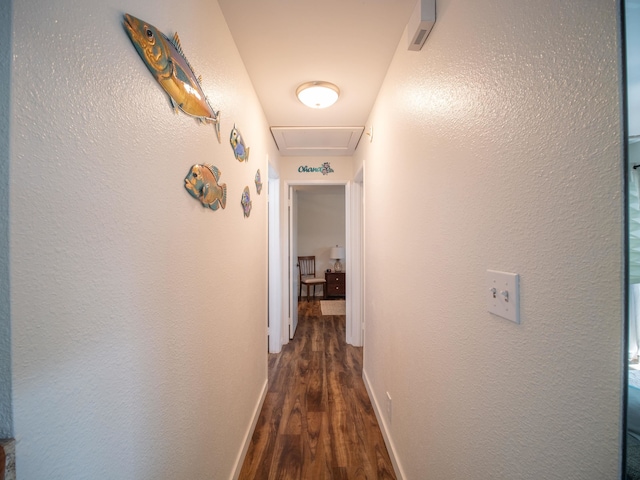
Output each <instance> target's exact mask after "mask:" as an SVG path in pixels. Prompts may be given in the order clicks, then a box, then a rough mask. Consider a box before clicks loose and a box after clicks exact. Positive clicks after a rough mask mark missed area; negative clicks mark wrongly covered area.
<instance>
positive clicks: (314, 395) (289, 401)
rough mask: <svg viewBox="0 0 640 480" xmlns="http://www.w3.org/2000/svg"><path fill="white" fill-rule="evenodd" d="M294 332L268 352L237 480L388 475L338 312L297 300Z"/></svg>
mask: <svg viewBox="0 0 640 480" xmlns="http://www.w3.org/2000/svg"><path fill="white" fill-rule="evenodd" d="M299 306H300V308H299V310H298V311H299V314H298V322H299V323H298V330H297V331H296V334H295V338H294V339H293V340H291V341H290V342H289V343H288V344H287V345H285V346H284V347H283V348H282V351H281V352H280V353H277V354H269V390H268V392H267V396H266V399H265V401H264V405H263V407H262V411H261V413H260V418H259V419H258V423H257V425H256V429H255V432H254V434H253V438H252V439H251V444H250V446H249V451H248V452H247V456H246V458H245V461H244V465H243V466H242V471H241V472H240V477H239V478H240V479H241V480H244V479H251V480H253V479H264V480H267V479H269V480H271V479H283V480H289V479H301V480H316V479H317V480H322V479H325V480H330V479H336V480H338V479H395V478H396V476H395V473H394V471H393V466H392V464H391V460H390V459H389V454H388V453H387V449H386V446H385V444H384V440H383V438H382V434H381V432H380V428H379V426H378V422H377V420H376V416H375V413H374V411H373V407H372V406H371V402H370V400H369V396H368V394H367V391H366V388H365V386H364V382H363V381H362V348H357V347H353V346H351V345H347V344H346V342H345V320H346V317H345V316H344V315H339V316H337V315H336V316H330V315H327V316H323V315H322V314H321V311H320V302H319V301H310V302H307V301H301V302H300V303H299Z"/></svg>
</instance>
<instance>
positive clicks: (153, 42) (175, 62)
mask: <svg viewBox="0 0 640 480" xmlns="http://www.w3.org/2000/svg"><path fill="white" fill-rule="evenodd" d="M124 28H125V30H126V32H127V34H128V35H129V38H130V39H131V43H133V46H134V47H135V49H136V50H137V51H138V54H139V55H140V57H141V58H142V61H143V62H144V63H145V65H146V66H147V68H148V69H149V71H150V72H151V74H152V75H153V78H155V79H156V81H157V82H158V83H159V84H160V86H161V87H162V88H163V89H164V91H165V92H167V94H168V95H169V100H170V101H171V106H172V107H173V111H174V112H176V113H177V112H178V109H180V110H182V111H183V112H184V113H186V114H187V115H190V116H192V117H195V118H196V119H197V120H198V121H199V122H200V123H211V124H213V127H214V129H215V132H216V137H217V138H218V143H221V140H220V112H219V111H218V112H215V111H214V110H213V108H212V107H211V105H210V104H209V100H208V99H207V97H206V96H205V94H204V92H203V91H202V86H201V85H200V84H201V82H202V78H201V77H196V74H195V73H194V72H193V68H192V67H191V64H189V61H188V60H187V58H186V57H185V55H184V52H183V51H182V46H181V45H180V38H179V37H178V34H177V33H176V34H175V35H174V36H173V39H172V40H169V39H168V38H167V37H166V36H165V35H164V34H163V33H162V32H160V31H159V30H158V29H157V28H156V27H154V26H153V25H151V24H150V23H146V22H144V21H142V20H140V19H139V18H136V17H134V16H132V15H129V14H127V13H125V14H124Z"/></svg>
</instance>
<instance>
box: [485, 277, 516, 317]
mask: <svg viewBox="0 0 640 480" xmlns="http://www.w3.org/2000/svg"><path fill="white" fill-rule="evenodd" d="M518 284H519V277H518V274H517V273H506V272H496V271H494V270H487V293H486V295H487V306H488V308H489V312H491V313H493V314H495V315H498V316H500V317H503V318H506V319H507V320H511V321H512V322H515V323H520V292H519V290H520V289H519V285H518Z"/></svg>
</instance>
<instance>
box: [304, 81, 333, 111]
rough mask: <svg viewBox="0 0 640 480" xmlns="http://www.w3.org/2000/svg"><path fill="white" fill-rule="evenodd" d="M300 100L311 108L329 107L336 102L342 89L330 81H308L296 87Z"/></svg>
mask: <svg viewBox="0 0 640 480" xmlns="http://www.w3.org/2000/svg"><path fill="white" fill-rule="evenodd" d="M296 96H297V97H298V100H300V101H301V102H302V103H304V104H305V105H306V106H307V107H311V108H327V107H330V106H331V105H333V104H334V103H336V101H337V100H338V97H339V96H340V89H339V88H338V87H337V86H336V85H334V84H333V83H329V82H306V83H303V84H302V85H300V86H299V87H298V88H297V89H296Z"/></svg>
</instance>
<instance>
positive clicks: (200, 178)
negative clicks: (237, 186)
mask: <svg viewBox="0 0 640 480" xmlns="http://www.w3.org/2000/svg"><path fill="white" fill-rule="evenodd" d="M220 175H221V173H220V170H218V167H214V166H213V165H208V164H203V165H199V164H196V165H194V166H192V167H191V170H190V171H189V173H188V174H187V176H186V177H185V179H184V187H185V188H186V189H187V191H188V192H189V193H190V194H191V196H192V197H193V198H197V199H198V200H200V203H202V206H203V207H209V208H210V209H211V210H218V208H219V207H222V208H224V207H225V206H226V205H227V184H226V183H222V184H221V183H220Z"/></svg>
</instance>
